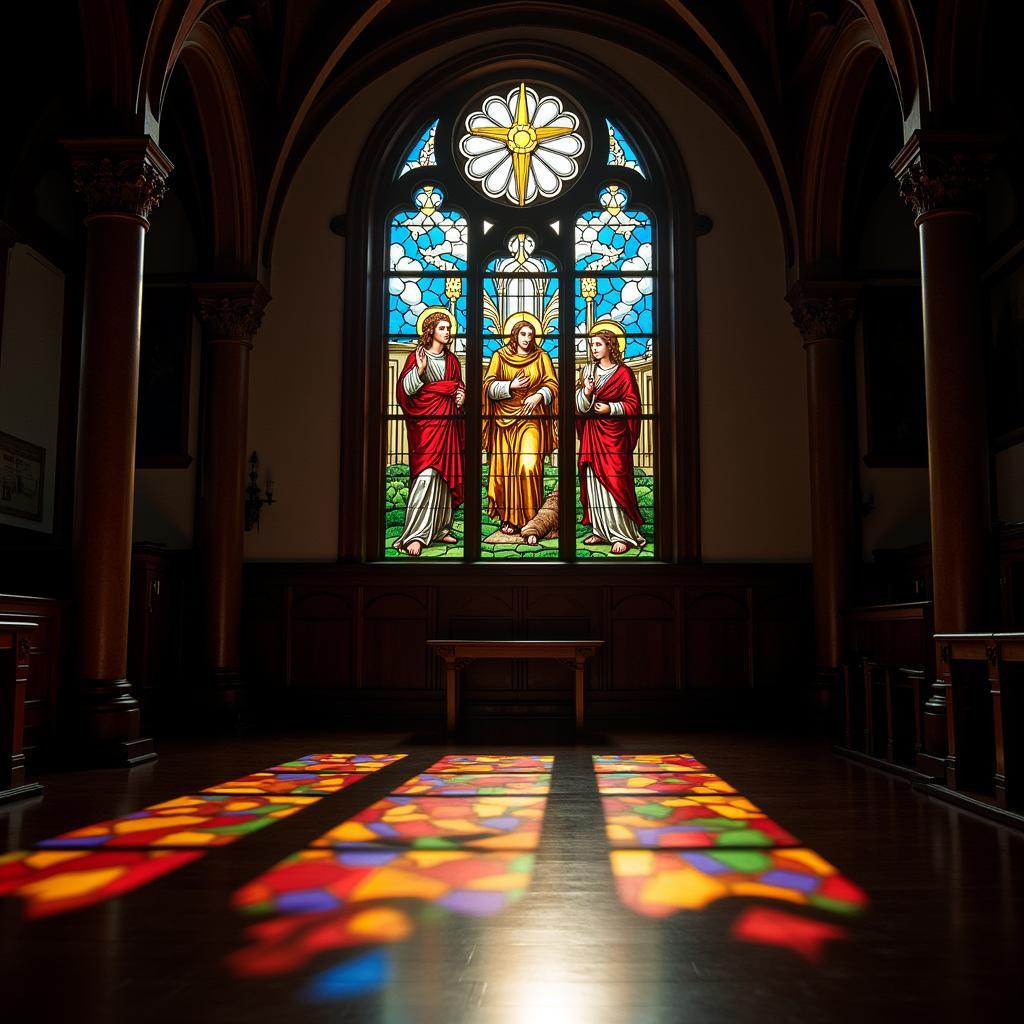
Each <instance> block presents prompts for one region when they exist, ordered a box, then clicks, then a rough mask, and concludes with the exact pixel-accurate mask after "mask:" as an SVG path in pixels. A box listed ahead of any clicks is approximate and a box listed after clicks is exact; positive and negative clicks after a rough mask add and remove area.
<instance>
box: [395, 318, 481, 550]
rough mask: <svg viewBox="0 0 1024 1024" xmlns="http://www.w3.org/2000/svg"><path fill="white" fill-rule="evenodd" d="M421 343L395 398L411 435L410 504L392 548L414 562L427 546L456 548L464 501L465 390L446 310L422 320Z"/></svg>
mask: <svg viewBox="0 0 1024 1024" xmlns="http://www.w3.org/2000/svg"><path fill="white" fill-rule="evenodd" d="M421 330H422V333H421V336H420V344H419V345H418V346H417V348H416V351H415V352H410V353H409V358H408V359H407V360H406V361H405V366H404V367H403V369H402V372H401V373H400V374H399V376H398V387H397V392H398V394H397V399H398V404H399V406H401V409H402V412H404V413H405V417H406V419H405V429H406V432H407V433H408V435H409V502H408V504H407V505H406V509H405V525H404V527H403V529H402V536H401V537H399V538H398V540H396V541H395V544H394V546H395V547H396V548H398V549H399V550H400V551H404V552H405V553H406V554H407V555H411V556H412V557H413V558H416V557H418V556H419V554H420V552H421V551H422V550H423V549H424V548H425V547H427V546H428V545H430V544H435V543H438V542H440V543H443V544H457V543H458V537H456V536H455V535H454V534H453V533H452V521H453V520H454V518H455V510H456V509H457V508H458V507H459V506H460V505H461V504H462V502H463V486H462V475H463V474H462V460H463V457H464V456H463V453H464V451H465V447H466V424H465V420H464V419H463V417H462V405H463V403H464V402H465V400H466V386H465V384H464V383H463V381H462V367H461V366H460V365H459V361H458V359H456V358H455V356H454V355H453V354H452V352H451V351H449V346H450V345H451V335H452V320H451V317H450V316H449V315H448V313H447V312H445V311H444V310H437V311H436V312H432V313H430V314H429V315H428V316H427V317H426V318H425V319H424V321H423V324H422V329H421Z"/></svg>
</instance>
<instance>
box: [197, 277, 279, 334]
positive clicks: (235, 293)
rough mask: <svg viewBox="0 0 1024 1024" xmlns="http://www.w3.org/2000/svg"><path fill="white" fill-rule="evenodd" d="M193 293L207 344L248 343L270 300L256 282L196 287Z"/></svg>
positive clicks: (259, 323)
mask: <svg viewBox="0 0 1024 1024" xmlns="http://www.w3.org/2000/svg"><path fill="white" fill-rule="evenodd" d="M195 294H196V301H197V302H198V304H199V318H200V320H202V322H203V327H204V328H205V330H206V337H207V339H208V340H209V341H239V342H245V343H249V342H251V341H252V339H253V337H254V336H255V335H256V332H257V331H258V330H259V329H260V325H261V324H262V323H263V311H264V310H265V309H266V307H267V303H268V302H269V301H270V295H269V294H268V292H267V290H266V289H265V288H264V287H263V285H261V284H260V283H259V282H258V281H245V282H238V283H234V282H232V283H228V284H203V285H196V287H195Z"/></svg>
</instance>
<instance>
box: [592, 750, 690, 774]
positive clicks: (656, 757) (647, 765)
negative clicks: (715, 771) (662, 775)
mask: <svg viewBox="0 0 1024 1024" xmlns="http://www.w3.org/2000/svg"><path fill="white" fill-rule="evenodd" d="M594 771H595V772H643V773H648V772H690V771H696V772H703V771H707V767H706V766H705V765H703V764H701V763H700V761H698V760H697V758H695V757H694V756H693V754H594Z"/></svg>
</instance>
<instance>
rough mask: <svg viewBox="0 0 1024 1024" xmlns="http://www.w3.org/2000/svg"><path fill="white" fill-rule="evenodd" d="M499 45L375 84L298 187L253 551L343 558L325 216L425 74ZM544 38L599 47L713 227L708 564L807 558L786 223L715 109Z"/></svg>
mask: <svg viewBox="0 0 1024 1024" xmlns="http://www.w3.org/2000/svg"><path fill="white" fill-rule="evenodd" d="M504 38H505V36H504V34H502V33H488V34H482V35H480V36H479V37H475V38H474V39H472V40H463V41H460V42H459V44H458V45H457V46H456V45H449V46H441V47H438V48H436V49H434V50H429V51H425V52H424V53H423V55H422V56H421V57H420V58H419V59H418V60H417V61H410V62H408V63H406V64H405V65H403V66H402V67H401V68H400V69H398V70H396V71H395V72H393V73H392V74H390V75H389V76H388V77H387V78H386V79H385V80H378V81H375V82H372V83H369V84H368V85H367V87H366V88H365V89H364V90H362V92H360V93H359V94H358V95H357V96H355V97H354V98H353V99H352V101H351V102H350V103H349V104H348V105H347V106H346V107H344V108H343V109H342V110H340V111H339V112H338V114H337V115H336V116H335V118H334V119H333V120H332V121H331V123H330V124H329V125H328V126H327V127H326V128H325V130H324V131H323V132H322V134H321V135H320V137H319V139H318V140H317V141H316V143H315V144H314V146H313V147H312V149H311V150H310V152H309V153H308V154H307V156H306V159H305V160H304V161H303V163H302V165H301V167H300V168H299V170H298V173H297V174H296V176H295V179H294V181H293V182H292V185H291V188H290V190H289V193H288V196H287V198H286V200H285V203H284V206H283V209H282V214H281V219H280V223H279V226H278V230H277V234H276V237H275V240H274V249H273V262H272V273H273V276H272V280H271V282H270V290H271V293H272V295H273V301H272V302H271V305H270V307H269V309H268V312H267V316H266V319H265V321H264V325H263V328H262V329H261V331H260V333H259V335H258V337H257V339H256V343H255V347H254V350H253V360H252V374H251V378H250V405H249V447H250V448H255V449H257V450H258V451H259V453H260V457H261V460H262V461H263V463H264V465H267V466H270V467H272V469H273V476H274V480H275V482H276V487H275V496H276V497H277V498H278V499H279V501H280V504H278V505H275V506H274V508H273V509H271V510H270V511H269V512H268V513H267V514H266V515H264V517H263V521H262V524H261V531H260V533H259V534H256V533H250V534H248V535H247V536H246V557H247V558H248V559H310V560H322V559H328V560H329V559H333V558H335V557H336V556H337V533H338V500H339V494H338V467H339V461H340V454H341V443H342V441H341V438H340V425H341V410H340V387H341V386H340V376H341V373H342V371H343V360H344V350H345V339H344V338H342V336H341V323H342V310H343V302H344V296H343V294H342V281H343V273H344V259H345V252H344V246H343V244H342V242H341V241H340V240H339V239H338V238H336V237H335V236H333V235H332V234H331V233H330V231H329V230H328V223H329V221H330V219H331V217H332V216H334V215H335V214H337V213H339V212H341V211H343V210H346V208H347V191H348V185H349V180H350V177H351V172H352V168H353V167H354V165H355V161H356V160H357V159H358V157H359V153H360V150H361V148H362V145H363V143H364V141H365V138H366V136H367V134H368V132H369V130H370V128H371V127H372V125H374V124H375V122H376V121H377V119H378V118H379V117H380V115H381V114H382V112H383V111H384V110H385V109H386V107H387V106H388V104H389V103H390V102H391V101H392V100H393V99H394V98H395V97H396V96H398V95H399V94H400V92H401V91H402V89H404V88H406V87H407V86H408V85H409V84H410V83H411V82H413V81H414V80H415V79H417V78H418V77H419V76H420V75H421V74H423V73H424V72H425V71H426V70H427V69H428V68H429V67H431V66H433V65H436V64H438V63H440V62H442V61H444V60H445V59H447V58H448V57H449V56H451V55H452V54H453V53H456V52H462V51H465V52H472V51H473V50H475V49H477V48H479V47H481V46H484V45H487V44H489V43H492V42H495V41H499V40H503V39H504ZM545 38H546V39H547V40H548V41H553V42H555V43H556V44H557V43H559V42H563V43H564V44H565V45H566V46H568V47H572V48H574V49H576V50H579V51H581V52H583V53H588V54H591V55H593V56H594V58H595V59H596V60H598V61H600V62H603V63H605V64H607V65H609V66H611V67H614V68H615V69H616V71H617V72H618V73H619V74H622V75H624V76H625V77H627V78H629V79H630V80H631V81H632V82H633V83H634V84H635V85H636V87H637V88H638V89H640V90H641V91H642V92H643V93H644V94H645V95H647V97H648V98H649V100H650V102H651V103H652V104H653V105H654V106H655V107H656V109H657V110H658V112H659V113H660V115H661V116H662V117H663V118H664V120H665V122H666V123H667V124H668V125H669V127H670V129H671V131H672V133H673V135H674V136H675V138H676V140H677V143H678V145H679V148H680V150H681V152H682V155H683V158H684V160H685V162H686V166H687V169H688V171H689V174H690V177H691V181H692V185H693V190H694V196H695V201H696V206H697V209H698V210H699V211H700V212H701V213H705V214H707V215H708V216H710V217H711V218H712V220H713V221H714V230H713V232H712V233H711V234H710V235H708V236H707V237H704V238H702V239H700V240H699V241H698V263H697V284H698V316H699V329H700V381H699V384H700V457H701V519H702V535H703V556H704V558H705V559H707V560H747V559H750V560H806V559H808V558H809V557H810V525H809V496H808V491H809V485H808V465H807V458H808V457H807V423H806V416H807V413H806V395H805V382H804V356H803V352H802V349H801V345H800V338H799V335H798V334H797V332H796V330H795V328H794V327H793V326H792V323H791V321H790V318H789V313H788V308H787V306H786V304H785V302H784V301H783V295H784V294H785V291H786V282H785V265H784V255H783V245H782V236H781V231H780V228H779V224H778V220H777V218H776V214H775V210H774V207H773V205H772V202H771V198H770V196H769V193H768V190H767V188H766V187H765V185H764V183H763V181H762V180H761V177H760V175H759V173H758V171H757V168H756V167H755V165H754V162H753V160H752V159H751V157H750V156H749V154H748V153H747V151H746V150H745V149H744V147H743V146H742V144H741V143H740V141H739V139H738V138H737V137H736V136H735V135H734V134H733V133H732V132H731V131H730V130H729V129H728V128H727V127H726V126H725V125H724V124H723V122H722V121H721V120H720V119H719V118H718V117H717V115H715V114H714V113H713V112H712V111H711V110H710V108H708V107H707V106H705V105H704V104H703V102H702V101H700V100H699V99H698V98H697V97H696V96H695V95H694V94H693V93H691V92H690V91H689V90H687V89H685V88H683V87H682V86H681V85H679V83H678V82H676V81H675V80H674V79H673V78H672V77H671V76H669V75H668V74H667V73H666V72H664V71H663V70H661V69H660V68H659V67H657V66H656V65H655V64H653V63H652V62H650V61H647V60H646V59H644V58H642V57H640V56H638V55H637V54H634V53H632V52H629V51H626V50H624V49H622V48H620V47H618V46H616V45H614V44H611V43H608V42H605V41H602V40H595V39H591V38H589V37H583V36H581V35H579V34H577V33H573V32H562V31H555V30H552V31H550V32H548V33H545ZM348 215H349V217H350V218H352V217H356V216H359V211H358V210H348Z"/></svg>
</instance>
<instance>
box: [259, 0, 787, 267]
mask: <svg viewBox="0 0 1024 1024" xmlns="http://www.w3.org/2000/svg"><path fill="white" fill-rule="evenodd" d="M567 10H568V8H567V6H566V5H565V4H563V3H515V4H512V3H499V4H494V5H492V6H489V7H488V8H487V9H486V10H485V11H470V12H459V13H458V14H453V15H451V16H442V17H439V18H437V19H436V20H435V21H433V22H432V23H431V33H430V34H431V35H432V36H435V37H437V38H443V39H445V40H448V41H453V40H459V39H462V38H469V37H471V36H473V35H476V34H479V33H481V32H484V31H487V30H489V29H495V28H501V27H505V26H506V25H509V26H512V25H514V26H515V27H516V28H517V30H518V31H519V34H520V37H521V39H523V40H525V41H526V42H529V37H530V33H531V32H532V31H534V30H536V31H542V30H543V29H544V28H545V27H548V26H550V25H551V24H552V23H559V15H560V14H565V13H566V11H567ZM571 10H572V21H571V24H572V25H573V28H574V29H576V30H577V31H581V32H590V33H592V34H593V35H595V37H598V38H606V39H607V38H609V37H610V38H613V39H614V40H615V41H616V42H617V43H618V44H619V45H622V46H624V47H626V48H627V49H631V50H633V51H635V52H637V53H639V54H642V55H644V56H646V57H648V58H649V59H651V60H653V61H654V62H656V63H658V64H659V65H660V66H661V67H662V68H663V69H664V70H665V71H667V72H668V73H669V74H671V75H672V76H673V77H675V78H676V79H677V80H679V81H681V82H682V83H683V84H684V85H685V86H686V87H687V88H689V89H691V90H693V91H694V92H695V93H697V95H699V96H700V97H701V98H702V99H703V100H704V101H705V102H707V103H708V105H709V106H710V107H711V108H712V109H713V110H715V112H716V113H717V114H718V115H719V116H720V117H722V119H723V120H724V121H725V122H726V123H727V124H729V125H730V127H731V128H732V129H733V130H734V131H735V132H736V133H737V135H738V136H739V137H740V138H741V140H742V141H743V142H744V144H745V145H746V146H747V149H748V151H749V152H750V153H751V155H752V157H753V159H754V160H755V162H756V163H757V165H758V167H759V169H760V170H761V173H762V175H763V177H764V180H765V182H766V184H767V187H768V189H769V192H770V193H771V195H772V199H773V202H774V203H775V205H776V208H777V210H778V215H779V220H780V224H781V227H782V232H783V239H784V243H785V246H786V253H787V261H791V260H792V258H793V255H794V244H795V242H794V240H795V237H796V236H795V224H796V216H795V207H794V203H793V199H792V196H791V192H790V186H789V181H788V178H787V177H786V174H785V172H784V170H783V173H782V174H781V175H780V173H779V172H780V169H782V168H783V160H782V156H781V151H780V148H779V146H778V145H777V142H776V139H775V138H774V137H773V136H772V134H771V132H770V131H768V130H767V121H766V120H765V119H764V118H763V117H760V115H759V114H758V112H757V108H756V105H755V108H754V109H752V108H751V105H750V103H749V102H747V101H746V100H745V99H744V98H743V96H742V95H741V92H740V91H739V90H737V89H736V88H735V86H734V84H733V83H732V82H731V81H730V79H729V77H728V76H727V75H726V73H725V71H724V70H723V69H722V68H721V67H720V66H719V65H718V64H716V63H715V61H714V60H713V59H710V58H709V57H701V56H697V55H695V54H694V52H693V47H692V45H691V46H690V47H689V48H687V47H686V46H683V45H679V44H678V43H676V42H675V41H674V40H672V39H671V38H669V37H667V36H666V35H665V34H663V33H662V34H659V33H656V32H654V31H651V30H647V29H644V28H643V27H641V26H640V25H638V23H637V22H636V21H635V20H628V19H624V18H622V19H620V18H616V17H614V16H611V15H607V14H603V13H601V14H598V13H594V12H587V11H585V10H581V9H580V8H578V7H572V9H571ZM423 32H424V26H423V25H417V26H416V28H415V30H405V31H402V32H400V33H399V32H396V33H393V34H389V35H388V37H387V40H386V42H384V43H382V44H381V45H378V46H377V47H375V48H374V50H373V52H372V53H370V54H366V55H364V56H362V57H361V58H360V59H359V60H357V61H355V62H352V63H351V64H348V65H345V66H338V67H336V68H335V69H333V70H331V71H330V73H329V74H328V73H326V72H325V74H324V75H323V76H322V77H323V78H324V79H325V80H326V84H325V85H324V87H323V89H322V90H321V92H320V93H319V94H317V96H316V97H315V99H314V102H313V103H312V104H311V105H310V106H309V108H308V109H307V112H306V114H305V115H304V116H303V117H301V118H300V117H298V116H297V117H296V118H295V119H293V120H292V122H291V124H290V126H289V130H288V134H287V136H286V137H285V138H284V139H283V141H282V144H281V149H280V152H279V155H278V162H277V166H276V167H275V174H274V177H273V179H272V180H271V182H270V184H269V188H268V192H267V196H266V202H265V206H264V214H263V222H262V224H261V229H260V246H261V251H262V252H263V253H264V258H265V259H269V251H270V248H271V246H272V243H273V233H274V228H275V225H276V221H277V217H278V215H279V213H280V208H281V206H282V204H283V201H284V196H285V193H286V191H287V188H288V184H289V182H290V180H291V177H292V175H293V174H294V173H295V171H296V169H297V168H298V165H299V164H300V163H301V161H302V158H303V156H304V155H305V153H306V152H307V151H308V148H309V147H310V145H312V142H313V141H314V140H315V138H316V137H317V135H318V134H319V132H320V131H321V130H322V128H323V126H324V125H325V124H326V123H327V121H328V120H329V119H330V117H332V116H333V115H334V114H335V113H336V112H337V111H338V110H339V109H340V108H341V107H342V106H343V105H344V104H345V102H347V101H348V100H349V99H351V98H352V96H354V95H355V94H356V92H358V90H359V89H361V88H363V87H364V86H365V85H366V83H367V82H368V81H371V80H373V79H375V78H378V77H381V76H383V75H385V74H387V73H388V71H390V70H392V69H393V68H395V67H397V66H400V65H401V63H402V62H403V61H404V60H405V59H407V56H408V53H409V52H413V51H415V52H422V48H423V44H422V41H423ZM747 91H748V92H750V90H747Z"/></svg>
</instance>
